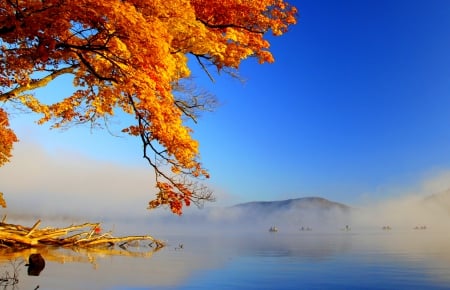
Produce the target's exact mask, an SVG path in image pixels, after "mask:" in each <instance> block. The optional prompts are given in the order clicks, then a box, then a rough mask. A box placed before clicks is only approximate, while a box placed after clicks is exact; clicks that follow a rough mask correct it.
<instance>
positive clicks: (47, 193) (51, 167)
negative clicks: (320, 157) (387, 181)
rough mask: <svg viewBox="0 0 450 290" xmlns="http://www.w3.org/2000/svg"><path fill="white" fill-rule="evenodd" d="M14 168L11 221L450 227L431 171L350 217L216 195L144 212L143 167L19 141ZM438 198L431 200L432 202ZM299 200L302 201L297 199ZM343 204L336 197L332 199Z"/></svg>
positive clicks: (254, 227) (149, 176)
mask: <svg viewBox="0 0 450 290" xmlns="http://www.w3.org/2000/svg"><path fill="white" fill-rule="evenodd" d="M14 153H15V156H14V159H13V160H12V162H11V163H9V164H6V165H5V166H4V167H1V168H0V184H1V190H2V191H3V192H4V194H5V198H6V201H7V203H8V208H7V209H4V210H2V211H3V213H4V214H7V215H8V218H13V219H14V218H15V219H18V218H19V217H20V218H22V219H28V220H30V222H32V221H31V220H35V219H42V220H43V223H44V224H45V222H46V221H47V220H50V219H51V220H53V221H52V222H54V220H59V221H61V223H62V224H64V223H74V222H84V221H86V220H89V221H99V222H109V223H112V224H114V223H121V222H123V223H124V224H126V226H127V227H129V228H132V226H133V225H136V227H137V228H142V227H141V226H142V225H145V227H144V229H147V228H149V227H151V228H153V229H155V230H161V231H169V230H170V231H182V230H188V231H191V230H195V228H198V229H199V230H200V231H206V230H208V231H214V230H217V231H224V230H231V231H238V230H241V229H242V230H243V231H261V230H267V229H268V227H270V226H277V227H279V228H280V229H282V230H285V231H297V230H298V229H299V228H300V227H302V226H303V227H305V228H306V227H310V228H312V229H314V230H316V231H328V230H336V229H341V228H342V227H344V226H346V225H349V226H351V227H352V228H353V229H357V228H358V229H371V228H374V229H379V228H380V227H382V226H390V227H392V228H395V229H400V228H405V229H411V228H413V227H415V226H419V227H420V226H426V227H427V228H429V229H448V228H449V227H450V219H449V218H448V217H449V213H450V193H447V194H445V192H447V190H448V188H450V171H449V172H440V173H439V174H434V175H432V176H430V177H428V178H427V179H426V180H424V181H423V182H422V183H421V185H420V187H419V188H417V189H416V190H415V191H414V192H407V191H405V192H403V193H401V194H397V195H396V196H397V197H394V198H391V199H388V200H382V201H380V200H377V201H373V202H366V203H365V204H360V205H357V204H356V205H355V204H348V205H349V206H350V207H352V209H353V210H352V212H351V214H348V213H343V212H341V211H340V210H338V209H335V210H326V211H325V210H322V211H317V210H302V211H299V210H298V209H296V208H285V209H283V210H281V211H270V212H263V213H261V212H254V213H253V212H252V211H251V210H248V209H246V210H242V209H239V208H234V207H231V206H229V205H223V202H221V201H223V200H227V202H230V196H228V195H226V194H223V193H221V191H220V190H218V191H216V194H217V197H218V203H211V204H207V205H206V206H205V208H203V209H198V208H196V207H195V206H192V207H191V208H188V209H186V211H185V214H184V215H183V216H182V217H178V216H174V215H172V214H171V213H170V212H169V211H168V210H167V209H162V210H156V211H148V210H146V206H147V203H148V201H149V200H150V199H151V198H152V194H153V193H152V188H153V182H154V181H153V172H152V171H151V169H150V168H148V167H147V166H146V165H145V163H143V165H142V167H131V166H130V167H125V166H123V165H120V164H115V163H112V162H106V161H93V160H91V159H89V158H88V157H86V156H76V155H74V154H73V152H64V151H60V152H51V154H50V153H49V152H46V151H45V150H44V149H43V148H39V147H36V146H35V145H33V146H32V145H31V143H29V142H23V143H19V144H18V146H17V148H16V150H15V151H14ZM433 194H435V195H436V196H435V197H434V198H429V197H430V196H432V195H433ZM299 197H301V196H299ZM333 201H335V202H340V201H339V200H333Z"/></svg>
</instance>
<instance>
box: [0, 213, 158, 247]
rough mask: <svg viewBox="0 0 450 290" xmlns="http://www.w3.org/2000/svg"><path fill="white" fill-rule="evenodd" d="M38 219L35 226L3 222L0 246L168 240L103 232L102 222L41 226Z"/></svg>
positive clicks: (0, 226) (87, 245) (102, 244)
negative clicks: (115, 235)
mask: <svg viewBox="0 0 450 290" xmlns="http://www.w3.org/2000/svg"><path fill="white" fill-rule="evenodd" d="M40 223H41V221H40V220H38V221H37V222H36V223H35V224H34V225H33V226H32V227H24V226H21V225H15V224H8V223H5V222H4V220H3V221H2V222H0V248H11V249H23V248H31V247H39V246H58V247H69V248H70V247H77V248H92V247H98V246H114V245H119V246H120V247H125V246H126V245H127V244H129V243H136V242H141V241H147V242H149V246H151V247H155V248H156V249H158V248H162V247H164V243H163V242H162V241H159V240H157V239H155V238H153V237H152V236H148V235H147V236H125V237H114V236H112V235H111V233H109V232H107V233H100V232H99V231H98V230H97V229H100V223H84V224H79V225H71V226H68V227H65V228H44V229H39V228H38V227H39V225H40Z"/></svg>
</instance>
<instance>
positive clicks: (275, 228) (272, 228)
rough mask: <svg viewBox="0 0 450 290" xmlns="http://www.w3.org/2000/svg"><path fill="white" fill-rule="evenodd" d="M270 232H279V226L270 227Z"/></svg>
mask: <svg viewBox="0 0 450 290" xmlns="http://www.w3.org/2000/svg"><path fill="white" fill-rule="evenodd" d="M269 232H273V233H274V232H278V228H277V227H270V229H269Z"/></svg>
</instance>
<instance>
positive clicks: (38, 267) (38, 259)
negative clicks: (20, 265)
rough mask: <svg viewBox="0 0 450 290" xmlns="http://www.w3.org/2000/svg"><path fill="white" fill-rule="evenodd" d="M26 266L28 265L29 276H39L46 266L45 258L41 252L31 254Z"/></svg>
mask: <svg viewBox="0 0 450 290" xmlns="http://www.w3.org/2000/svg"><path fill="white" fill-rule="evenodd" d="M25 266H28V271H27V273H28V276H39V274H41V272H42V270H44V268H45V260H44V258H43V257H42V255H41V254H39V253H36V254H31V255H30V256H29V257H28V264H26V265H25Z"/></svg>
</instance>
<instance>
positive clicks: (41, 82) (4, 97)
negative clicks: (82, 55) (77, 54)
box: [0, 65, 77, 102]
mask: <svg viewBox="0 0 450 290" xmlns="http://www.w3.org/2000/svg"><path fill="white" fill-rule="evenodd" d="M76 68H77V66H76V65H72V66H69V67H65V68H62V69H58V70H55V71H53V72H52V73H51V74H49V75H47V76H45V77H43V78H41V79H38V80H34V81H32V82H31V83H29V84H27V85H25V86H19V87H17V88H15V89H12V90H11V91H9V92H6V93H3V94H0V101H2V102H5V101H8V100H9V99H11V98H15V97H17V96H19V95H20V94H21V93H23V92H26V91H30V90H34V89H37V88H40V87H44V86H46V85H47V84H48V83H49V82H51V81H52V80H54V79H55V78H57V77H58V76H60V75H63V74H69V73H73V72H74V71H75V69H76Z"/></svg>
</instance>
